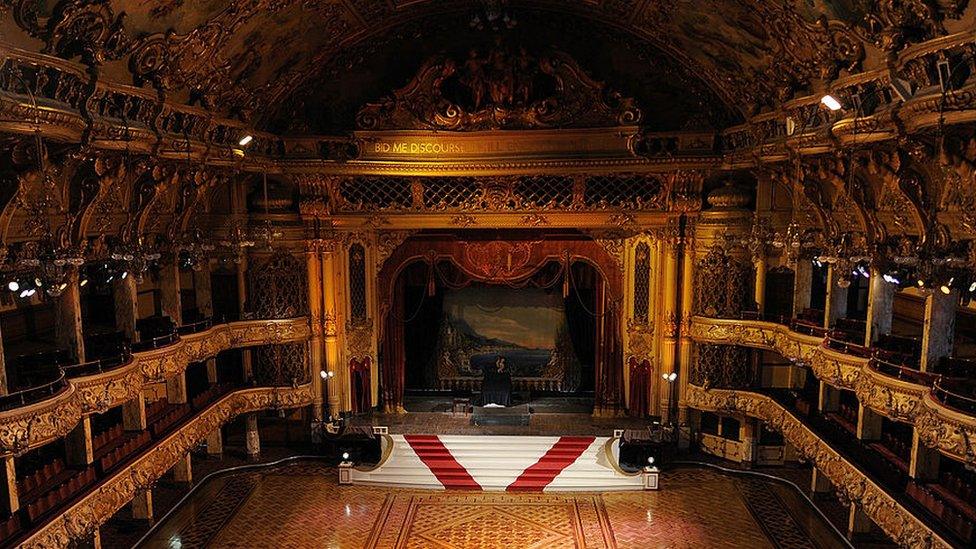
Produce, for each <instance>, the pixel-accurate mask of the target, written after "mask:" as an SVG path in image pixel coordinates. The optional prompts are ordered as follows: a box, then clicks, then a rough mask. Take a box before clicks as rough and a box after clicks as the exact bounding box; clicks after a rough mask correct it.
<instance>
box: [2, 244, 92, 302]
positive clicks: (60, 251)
mask: <svg viewBox="0 0 976 549" xmlns="http://www.w3.org/2000/svg"><path fill="white" fill-rule="evenodd" d="M84 264H85V258H84V256H83V255H82V254H81V253H80V251H79V250H77V249H76V248H74V247H71V246H58V245H56V244H55V243H54V241H53V240H44V241H38V242H29V243H27V244H26V245H25V247H24V249H23V252H22V255H21V257H20V258H19V259H18V261H17V267H19V268H21V269H24V270H29V271H30V272H31V274H33V275H34V286H35V287H36V289H42V290H43V291H44V293H46V294H47V295H49V296H51V297H58V296H59V295H61V293H62V292H63V291H64V290H65V288H67V287H68V275H69V274H70V273H71V270H72V269H76V268H78V267H80V266H82V265H84ZM24 292H27V293H26V294H24V295H23V296H24V297H29V296H30V295H33V292H30V290H29V289H27V288H25V289H24Z"/></svg>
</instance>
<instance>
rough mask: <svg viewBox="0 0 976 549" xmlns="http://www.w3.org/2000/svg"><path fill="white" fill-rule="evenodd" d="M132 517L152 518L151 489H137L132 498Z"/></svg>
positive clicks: (150, 519)
mask: <svg viewBox="0 0 976 549" xmlns="http://www.w3.org/2000/svg"><path fill="white" fill-rule="evenodd" d="M132 518H134V519H136V520H148V521H152V520H153V497H152V489H149V488H147V489H145V490H139V491H138V492H136V495H135V496H134V497H133V498H132Z"/></svg>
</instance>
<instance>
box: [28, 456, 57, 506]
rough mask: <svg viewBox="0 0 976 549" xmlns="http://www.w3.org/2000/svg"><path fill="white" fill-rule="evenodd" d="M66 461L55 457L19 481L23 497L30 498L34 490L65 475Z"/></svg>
mask: <svg viewBox="0 0 976 549" xmlns="http://www.w3.org/2000/svg"><path fill="white" fill-rule="evenodd" d="M64 472H65V468H64V462H63V461H61V460H60V459H55V460H53V461H50V462H48V463H45V464H44V465H43V466H42V467H39V468H38V469H37V470H36V471H34V472H33V473H31V474H28V475H26V476H25V477H24V478H22V479H21V480H19V481H17V493H18V494H20V497H21V498H29V497H30V496H31V495H32V494H33V493H34V492H36V491H38V490H41V489H43V488H45V487H47V486H49V485H50V484H51V483H52V482H54V481H55V479H57V478H59V477H62V476H64Z"/></svg>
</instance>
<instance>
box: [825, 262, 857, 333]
mask: <svg viewBox="0 0 976 549" xmlns="http://www.w3.org/2000/svg"><path fill="white" fill-rule="evenodd" d="M844 274H845V273H841V272H839V271H838V270H837V268H836V267H834V265H830V266H829V267H828V268H827V306H826V307H825V309H826V310H825V311H824V328H830V327H831V326H833V325H834V322H835V321H836V320H837V319H838V318H844V317H845V316H847V288H841V287H840V286H838V285H837V282H838V281H839V280H840V279H841V276H842V275H844ZM846 276H848V277H850V276H851V273H846Z"/></svg>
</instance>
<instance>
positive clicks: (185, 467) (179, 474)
mask: <svg viewBox="0 0 976 549" xmlns="http://www.w3.org/2000/svg"><path fill="white" fill-rule="evenodd" d="M173 480H175V481H176V482H186V483H191V482H193V463H192V462H191V460H190V452H187V453H186V454H184V455H183V457H181V458H180V459H179V460H178V461H177V462H176V463H175V464H174V465H173Z"/></svg>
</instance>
